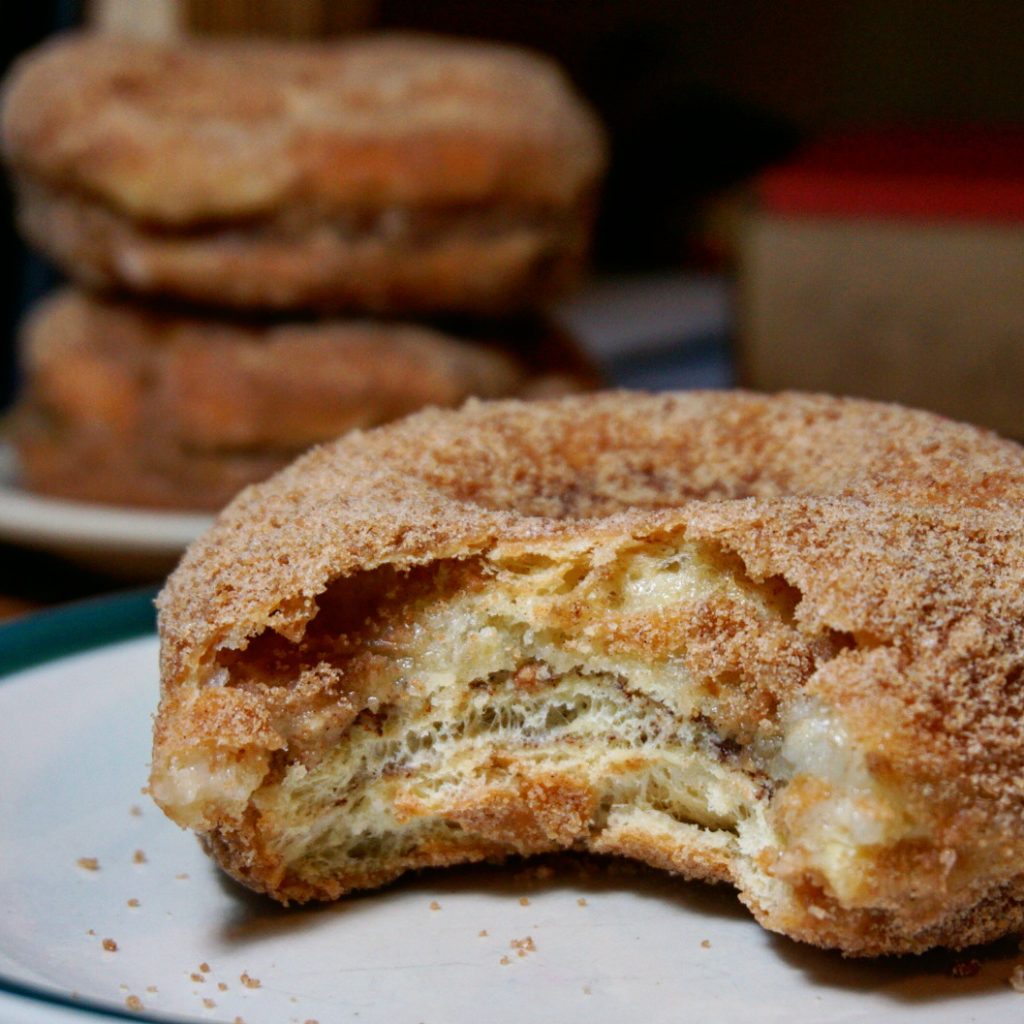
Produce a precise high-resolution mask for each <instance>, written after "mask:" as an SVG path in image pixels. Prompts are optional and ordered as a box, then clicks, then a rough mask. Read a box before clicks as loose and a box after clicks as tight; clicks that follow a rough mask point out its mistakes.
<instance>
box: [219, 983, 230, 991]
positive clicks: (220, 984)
mask: <svg viewBox="0 0 1024 1024" xmlns="http://www.w3.org/2000/svg"><path fill="white" fill-rule="evenodd" d="M217 988H218V989H220V991H221V992H227V990H228V987H227V985H225V984H224V982H223V981H218V982H217Z"/></svg>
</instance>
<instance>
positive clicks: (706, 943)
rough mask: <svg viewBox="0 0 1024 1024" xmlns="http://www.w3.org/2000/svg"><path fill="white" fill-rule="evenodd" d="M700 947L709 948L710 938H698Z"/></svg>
mask: <svg viewBox="0 0 1024 1024" xmlns="http://www.w3.org/2000/svg"><path fill="white" fill-rule="evenodd" d="M700 948H701V949H710V948H711V940H710V939H701V940H700Z"/></svg>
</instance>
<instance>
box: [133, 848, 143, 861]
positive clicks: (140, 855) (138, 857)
mask: <svg viewBox="0 0 1024 1024" xmlns="http://www.w3.org/2000/svg"><path fill="white" fill-rule="evenodd" d="M132 863H133V864H145V863H146V854H145V852H144V851H142V850H136V851H135V852H134V853H133V854H132Z"/></svg>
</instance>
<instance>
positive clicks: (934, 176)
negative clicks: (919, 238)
mask: <svg viewBox="0 0 1024 1024" xmlns="http://www.w3.org/2000/svg"><path fill="white" fill-rule="evenodd" d="M757 191H758V197H759V198H760V201H761V204H762V208H763V209H764V210H766V211H768V212H771V213H777V214H783V215H791V216H798V217H841V218H861V217H872V218H883V219H900V220H904V219H914V220H943V221H948V220H972V221H978V220H983V221H1022V220H1024V129H1022V128H1017V127H1012V128H1011V127H1007V128H996V127H992V128H985V127H976V126H972V127H960V128H942V129H920V128H913V129H910V128H907V129H897V128H877V129H870V130H857V131H848V132H846V133H844V134H840V135H834V136H829V137H826V138H822V139H820V140H819V141H817V142H815V143H812V144H811V145H809V146H808V147H806V148H805V149H803V150H802V151H801V152H799V153H798V154H797V155H796V156H795V157H794V158H793V159H792V160H790V161H788V162H787V163H785V164H781V165H779V166H777V167H773V168H771V169H769V170H768V171H766V172H765V173H764V174H762V175H761V177H760V178H759V179H758V184H757Z"/></svg>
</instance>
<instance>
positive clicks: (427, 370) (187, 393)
mask: <svg viewBox="0 0 1024 1024" xmlns="http://www.w3.org/2000/svg"><path fill="white" fill-rule="evenodd" d="M525 327H526V325H524V329H525ZM533 328H534V331H535V333H536V335H537V338H538V339H543V341H541V340H537V341H535V343H534V344H535V348H536V349H538V350H542V351H544V352H545V353H546V355H545V357H544V358H545V359H546V360H547V361H546V363H545V362H543V361H542V360H541V358H540V356H539V352H533V353H529V355H530V357H531V358H532V359H533V360H534V365H531V364H530V363H528V362H527V361H526V360H525V359H524V358H521V357H519V356H518V355H514V354H513V353H512V352H510V351H509V350H508V349H501V348H498V347H495V346H489V345H484V344H470V343H468V342H466V341H465V340H462V339H460V338H459V337H456V336H454V335H451V334H449V333H446V332H442V331H439V330H435V329H431V328H428V327H425V326H419V325H411V324H404V323H400V322H374V321H368V320H321V321H311V322H305V323H303V322H256V321H243V320H237V319H229V318H224V317H219V318H218V317H215V316H213V315H206V316H202V315H199V314H188V313H184V312H180V311H171V310H160V309H153V308H149V307H147V306H145V305H141V304H132V303H121V302H114V301H106V300H103V299H101V298H97V297H95V296H92V295H89V294H87V293H84V292H81V291H78V290H76V289H65V290H62V291H60V292H58V293H57V294H56V295H55V296H53V297H51V298H49V299H48V300H46V301H45V302H44V303H42V304H41V305H40V307H39V308H38V309H37V310H36V311H35V312H34V314H33V315H32V316H31V317H30V318H29V320H28V321H27V323H26V325H25V328H24V331H23V333H22V336H21V339H20V346H21V358H22V362H23V364H24V369H25V377H26V386H25V388H24V390H23V393H22V395H21V396H20V398H19V401H18V404H17V408H16V410H15V413H14V416H13V421H12V426H11V428H10V431H9V433H10V438H11V441H12V443H13V444H14V446H15V449H16V451H17V453H18V456H19V466H20V472H21V476H22V478H23V482H24V484H25V485H26V486H27V487H29V488H31V489H32V490H35V491H38V492H41V493H45V494H50V495H54V496H59V497H64V498H72V499H77V500H84V501H93V502H102V503H106V504H117V505H134V506H146V507H158V508H159V507H163V508H194V509H216V508H220V507H221V506H222V505H224V504H225V503H226V502H227V501H228V500H229V499H230V498H231V497H233V496H234V494H235V493H236V492H237V491H239V490H240V489H241V488H242V487H244V486H245V485H246V484H250V483H254V482H255V481H257V480H262V479H265V478H266V477H268V476H270V475H271V474H272V473H274V472H276V471H277V470H279V469H281V468H283V467H284V466H285V465H287V464H288V463H289V462H290V461H291V460H292V459H293V458H294V457H295V456H296V455H297V454H298V453H299V452H301V451H303V450H304V449H306V448H308V447H309V446H310V445H312V444H315V443H318V442H321V441H327V440H330V439H332V438H334V437H336V436H338V435H340V434H342V433H344V432H345V431H347V430H351V429H354V428H357V427H369V426H374V425H376V424H379V423H384V422H386V421H388V420H392V419H397V418H399V417H400V416H402V415H404V414H406V413H409V412H413V411H415V410H417V409H420V408H422V407H423V406H426V405H444V406H455V405H459V404H461V403H462V402H463V401H464V400H465V399H466V398H467V397H469V396H470V395H480V396H483V397H495V396H501V395H510V394H518V393H520V392H524V391H526V390H528V389H538V388H539V389H544V388H546V387H554V388H556V389H558V388H560V389H562V390H571V389H572V388H573V387H577V388H583V387H587V386H589V384H590V378H588V377H586V376H585V375H584V370H583V368H582V367H581V366H578V365H576V366H574V365H573V364H572V363H571V362H569V359H570V357H571V356H572V354H573V350H572V349H571V347H570V346H569V345H568V343H566V342H564V341H562V340H561V336H560V335H558V334H556V333H554V332H552V331H551V330H547V329H545V328H544V327H543V326H542V325H539V324H534V325H533ZM525 333H527V334H528V333H529V332H525ZM560 354H561V358H562V359H563V362H561V363H559V362H558V358H559V357H560ZM537 364H540V365H537ZM549 367H550V369H549ZM577 370H578V373H577V372H576V371H577Z"/></svg>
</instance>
